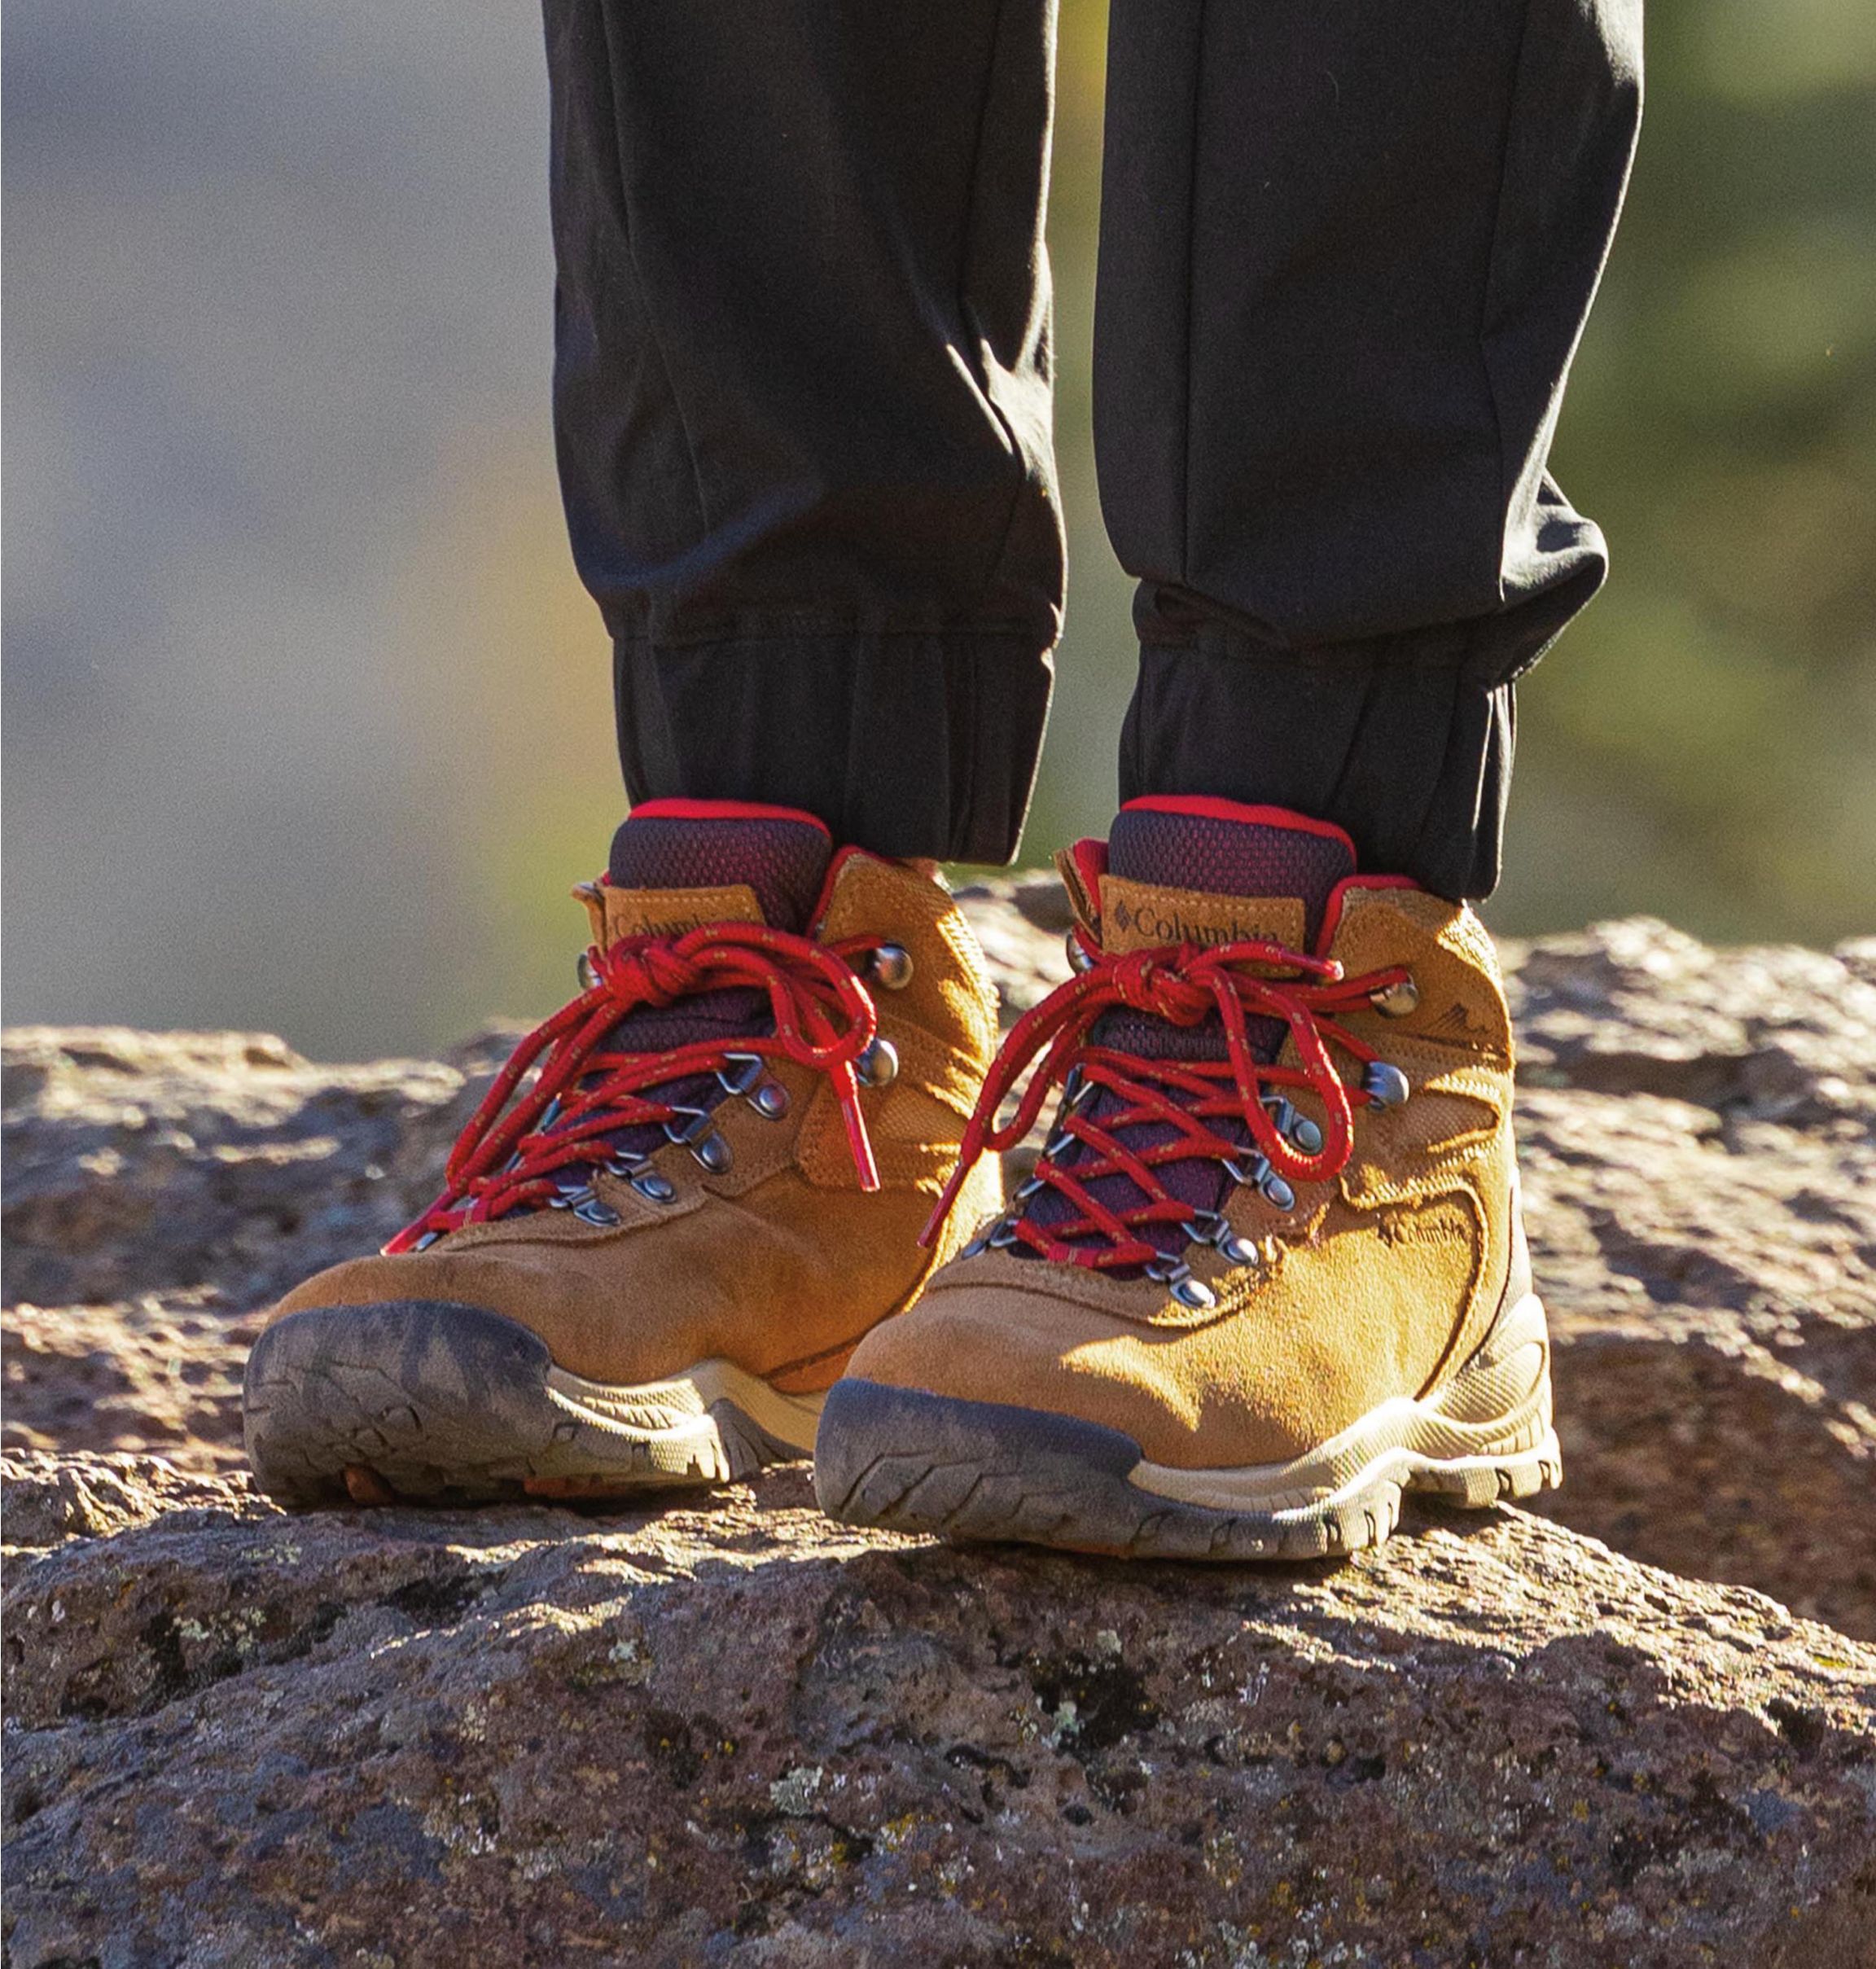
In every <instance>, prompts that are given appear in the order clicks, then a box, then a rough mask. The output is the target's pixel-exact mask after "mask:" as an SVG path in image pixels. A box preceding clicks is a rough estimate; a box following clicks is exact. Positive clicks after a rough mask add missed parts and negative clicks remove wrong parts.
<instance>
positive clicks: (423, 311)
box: [4, 0, 1876, 1057]
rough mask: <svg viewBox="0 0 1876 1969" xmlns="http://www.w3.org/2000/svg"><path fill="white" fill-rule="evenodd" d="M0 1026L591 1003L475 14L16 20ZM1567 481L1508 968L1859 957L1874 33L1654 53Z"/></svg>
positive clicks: (603, 690) (1055, 799)
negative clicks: (1823, 948)
mask: <svg viewBox="0 0 1876 1969" xmlns="http://www.w3.org/2000/svg"><path fill="white" fill-rule="evenodd" d="M1104 14H1105V8H1104V6H1103V5H1102V4H1101V3H1100V0H1065V4H1064V7H1063V46H1062V77H1061V80H1062V102H1061V122H1060V127H1059V134H1058V143H1057V151H1056V179H1055V182H1056V194H1055V203H1054V211H1053V215H1052V219H1051V232H1052V237H1053V241H1054V252H1055V263H1056V275H1057V283H1058V292H1059V335H1060V341H1061V346H1062V353H1063V363H1062V369H1063V384H1062V392H1061V403H1060V419H1059V436H1060V443H1061V450H1062V459H1063V475H1064V481H1065V489H1066V493H1067V501H1068V508H1069V513H1070V518H1071V524H1072V542H1071V555H1072V590H1071V599H1070V616H1069V624H1068V629H1067V637H1066V639H1065V642H1064V643H1063V649H1062V652H1061V659H1060V664H1059V675H1060V680H1061V681H1060V689H1059V697H1058V701H1057V707H1056V711H1055V714H1054V722H1053V725H1052V728H1051V735H1050V752H1049V756H1048V759H1047V761H1046V764H1045V772H1044V778H1043V782H1042V785H1041V789H1040V791H1039V793H1038V796H1037V804H1036V807H1035V810H1034V814H1033V817H1032V824H1031V831H1030V835H1029V840H1028V847H1027V849H1026V858H1027V859H1030V860H1034V861H1041V859H1043V858H1044V857H1045V854H1046V853H1047V851H1048V850H1049V849H1050V847H1051V846H1052V845H1053V844H1054V843H1055V842H1056V841H1058V840H1060V839H1061V838H1062V837H1063V836H1064V835H1069V834H1072V833H1075V832H1078V831H1090V830H1098V829H1100V828H1101V827H1102V826H1103V825H1104V822H1105V821H1106V818H1107V813H1108V810H1109V809H1110V807H1111V802H1112V799H1113V785H1114V768H1113V743H1114V735H1115V732H1116V728H1117V725H1118V721H1119V717H1120V708H1121V707H1122V705H1123V704H1124V701H1125V697H1126V693H1127V690H1128V687H1129V676H1130V670H1131V666H1132V662H1133V650H1132V645H1131V642H1130V640H1129V635H1128V633H1127V603H1128V584H1127V582H1126V581H1124V578H1123V577H1121V576H1120V572H1119V570H1118V569H1117V568H1116V567H1115V565H1114V564H1113V561H1112V559H1111V555H1109V553H1108V550H1107V545H1106V542H1105V540H1104V538H1103V537H1102V532H1101V526H1100V520H1099V516H1098V511H1097V507H1096V503H1095V498H1094V476H1093V467H1092V461H1091V456H1090V447H1089V435H1088V362H1087V357H1088V348H1089V329H1090V316H1091V297H1092V279H1093V251H1094V220H1095V213H1096V209H1097V202H1098V164H1099V139H1100V88H1101V77H1102V37H1103V32H1104ZM7 27H8V30H9V41H10V44H11V45H10V46H9V48H8V50H7V52H8V55H9V57H10V59H9V60H8V61H7V65H6V72H5V78H4V87H5V97H6V101H5V147H6V165H7V181H8V183H7V203H8V212H7V217H8V219H9V221H10V226H9V229H8V239H7V257H8V267H7V271H8V272H9V273H11V274H14V275H15V276H16V278H15V280H14V282H13V285H12V295H11V299H12V304H13V305H12V310H11V314H12V318H11V322H10V324H9V326H10V331H11V332H10V336H9V350H8V353H9V357H10V362H9V370H8V376H7V383H8V394H7V413H8V417H7V437H8V438H9V440H10V441H11V445H10V449H11V457H10V458H9V461H8V462H9V463H10V465H11V485H10V487H9V490H10V492H11V500H10V502H9V506H8V511H7V521H8V538H7V546H8V547H9V549H10V550H11V551H10V552H9V554H8V555H7V568H6V582H7V596H6V603H7V700H8V701H7V718H6V728H5V745H6V762H7V772H6V778H5V799H6V808H7V816H6V818H7V843H6V844H7V850H8V853H7V903H8V905H9V908H8V910H7V929H8V930H9V931H10V932H11V935H10V936H8V938H7V945H6V983H7V1001H6V1006H5V1010H6V1015H7V1018H8V1019H9V1020H11V1021H13V1022H15V1023H19V1022H24V1021H33V1020H61V1021H94V1022H102V1021H120V1020H121V1021H129V1022H134V1023H138V1024H152V1025H202V1026H208V1025H234V1026H248V1027H264V1028H271V1029H274V1030H278V1031H280V1032H283V1033H285V1034H286V1036H287V1037H288V1038H289V1039H290V1040H291V1041H292V1042H294V1043H295V1044H296V1045H298V1046H300V1047H301V1048H303V1049H304V1050H308V1051H309V1052H312V1053H314V1054H317V1055H325V1056H328V1057H342V1056H348V1055H349V1056H362V1055H371V1054H377V1053H382V1052H385V1051H388V1050H405V1049H412V1050H415V1049H423V1048H427V1047H431V1046H436V1045H438V1044H441V1043H443V1042H447V1041H449V1040H450V1039H452V1038H454V1037H458V1036H459V1035H460V1034H461V1033H463V1032H464V1031H466V1030H467V1029H468V1028H470V1027H471V1025H473V1024H476V1023H477V1022H479V1021H480V1020H481V1019H483V1018H484V1016H486V1015H488V1014H489V1013H491V1012H493V1011H497V1010H499V1011H507V1012H513V1013H529V1012H538V1011H545V1010H546V1009H547V1008H548V1007H550V1006H551V1005H552V1004H554V1003H555V1002H558V1001H559V999H560V998H562V997H563V996H564V995H565V992H566V989H567V987H568V984H569V982H570V979H571V965H572V955H573V952H574V949H575V948H576V943H577V941H579V939H580V938H581V936H582V935H583V930H582V927H581V917H580V914H579V912H578V911H577V910H576V908H575V907H574V906H573V905H572V904H571V903H569V902H568V901H567V899H566V891H567V888H568V885H569V884H571V883H572V882H573V881H574V880H576V879H581V878H582V877H584V876H586V875H590V873H591V872H592V871H593V870H594V868H595V867H596V866H598V864H599V862H601V860H602V858H603V853H604V850H605V844H606V840H607V835H608V832H609V830H610V828H611V826H612V824H613V823H614V822H615V821H616V818H617V816H618V810H619V808H620V795H619V792H618V786H617V778H616V765H615V763H614V761H613V758H612V752H611V730H610V708H609V704H608V701H607V650H606V646H605V643H604V640H603V636H602V634H601V632H600V629H599V625H598V619H597V616H595V614H594V612H593V610H592V609H591V607H590V604H589V603H587V602H586V600H585V597H584V596H583V594H581V592H580V590H579V589H578V587H577V585H576V584H575V582H574V581H573V578H572V573H571V572H570V569H569V567H568V559H567V554H566V550H565V547H564V545H563V540H562V537H561V533H560V520H559V507H558V503H557V496H556V493H555V489H554V477H553V469H552V460H551V456H550V450H549V446H548V434H547V411H546V393H547V372H548V360H549V342H548V337H549V316H548V296H549V291H550V267H549V264H548V257H547V240H546V213H545V191H544V188H543V187H544V173H545V160H544V151H545V143H546V134H545V133H546V100H545V82H544V77H543V75H542V71H541V59H540V54H539V50H538V48H537V46H536V37H537V32H538V29H537V23H536V21H535V20H534V19H533V16H532V15H531V14H530V12H529V11H528V10H525V9H521V8H513V7H503V6H499V5H497V4H494V3H493V0H400V4H399V5H398V6H397V7H383V6H381V5H380V4H379V0H318V4H316V5H309V4H308V3H307V0H248V3H247V4H245V5H243V7H239V8H234V7H230V6H229V5H227V3H226V0H85V3H84V4H73V0H11V5H10V6H9V7H8V16H7ZM1873 131H1876V8H1873V7H1870V6H1869V0H1653V4H1652V7H1651V11H1650V77H1649V109H1648V119H1647V124H1646V129H1645V131H1644V135H1643V140H1642V157H1641V161H1640V164H1639V165H1638V167H1637V173H1636V178H1635V183H1634V188H1633V195H1632V197H1631V200H1630V204H1629V209H1628V217H1627V220H1626V221H1625V225H1624V230H1623V234H1622V236H1621V238H1620V239H1619V241H1618V243H1617V246H1616V249H1615V259H1614V262H1613V264H1612V265H1611V270H1610V274H1609V277H1608V279H1607V281H1606V284H1605V287H1604V292H1603V296H1602V301H1601V303H1600V305H1599V307H1598V313H1597V315H1596V318H1595V319H1594V320H1593V322H1592V324H1591V327H1590V330H1589V335H1588V338H1587V340H1586V342H1585V347H1584V349H1583V352H1582V354H1581V357H1580V360H1579V362H1578V365H1577V370H1576V380H1575V384H1574V387H1573V389H1572V392H1571V399H1570V401H1569V404H1568V406H1567V410H1566V411H1565V414H1564V419H1563V431H1562V436H1561V438H1560V441H1559V442H1558V448H1557V451H1556V454H1555V458H1554V467H1555V469H1556V471H1557V474H1558V477H1559V478H1560V479H1561V480H1562V481H1563V484H1564V485H1565V486H1566V487H1567V489H1568V491H1569V493H1570V495H1571V498H1572V500H1573V501H1574V502H1576V504H1577V505H1578V506H1579V507H1580V508H1581V509H1582V510H1584V511H1586V512H1588V513H1590V514H1592V515H1594V517H1595V518H1597V519H1598V520H1599V521H1600V522H1601V523H1602V526H1603V528H1604V529H1605V531H1606V533H1607V534H1608V536H1609V537H1610V540H1611V546H1612V549H1613V553H1614V560H1615V572H1614V575H1613V577H1612V579H1611V584H1610V586H1609V588H1608V590H1606V593H1605V594H1604V595H1603V596H1602V599H1600V600H1599V601H1598V602H1597V603H1595V604H1594V606H1593V607H1592V608H1591V609H1590V610H1589V612H1588V614H1587V615H1586V616H1585V617H1584V618H1583V619H1582V621H1580V622H1579V623H1578V624H1577V625H1576V627H1575V628H1574V629H1572V630H1571V632H1570V633H1569V634H1567V636H1566V638H1564V640H1563V643H1562V644H1561V645H1560V646H1559V647H1558V649H1557V650H1556V651H1554V653H1553V655H1552V656H1550V657H1549V659H1548V660H1546V661H1545V664H1543V665H1542V666H1541V668H1540V669H1538V671H1537V672H1536V673H1535V675H1534V676H1533V677H1532V679H1531V680H1530V682H1528V685H1527V686H1525V687H1524V689H1523V692H1522V695H1521V705H1520V719H1521V724H1520V732H1519V774H1518V779H1517V783H1516V788H1515V791H1514V800H1513V812H1512V819H1511V828H1510V844H1509V864H1508V866H1509V873H1508V875H1507V879H1506V883H1505V885H1504V887H1503V888H1502V889H1501V892H1500V893H1499V895H1498V896H1497V897H1496V898H1495V899H1494V900H1493V901H1492V903H1491V905H1490V906H1489V907H1488V916H1489V919H1490V920H1491V921H1492V923H1494V925H1495V926H1497V927H1499V928H1500V929H1501V930H1506V931H1513V932H1525V931H1532V930H1540V929H1545V928H1554V927H1565V926H1575V925H1577V924H1580V923H1583V922H1584V921H1585V920H1587V919H1589V918H1591V917H1594V916H1598V915H1605V914H1615V913H1620V912H1629V911H1635V910H1648V911H1652V912H1654V913H1656V914H1661V915H1664V916H1667V917H1668V918H1670V919H1672V920H1674V921H1676V922H1677V923H1681V924H1682V925H1683V926H1684V927H1687V928H1689V929H1690V930H1694V931H1696V932H1700V933H1702V934H1703V935H1706V936H1712V937H1715V938H1720V939H1734V940H1738V939H1751V940H1755V941H1757V940H1767V939H1775V938H1791V939H1797V940H1800V941H1807V942H1812V943H1819V944H1828V943H1830V942H1831V941H1834V940H1835V939H1836V938H1838V937H1840V936H1847V935H1850V934H1854V933H1860V932H1867V931H1869V930H1870V929H1872V928H1876V141H1873V138H1872V132H1873Z"/></svg>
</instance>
